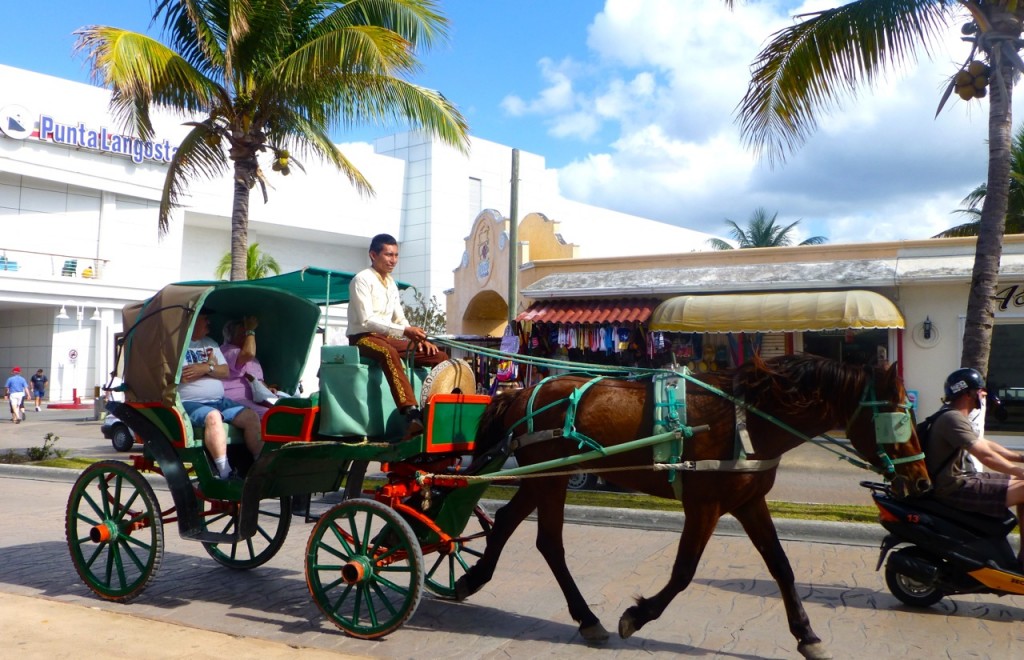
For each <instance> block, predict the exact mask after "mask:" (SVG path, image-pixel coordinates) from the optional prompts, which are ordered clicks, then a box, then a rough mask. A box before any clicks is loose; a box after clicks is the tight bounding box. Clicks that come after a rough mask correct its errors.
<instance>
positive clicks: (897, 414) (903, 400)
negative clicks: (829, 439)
mask: <svg viewBox="0 0 1024 660" xmlns="http://www.w3.org/2000/svg"><path fill="white" fill-rule="evenodd" d="M846 436H847V438H849V440H850V442H851V443H852V444H853V446H854V448H855V449H856V450H857V451H858V452H859V453H860V455H861V456H863V457H864V458H865V459H867V460H868V461H870V462H871V464H872V465H874V466H875V467H876V468H878V469H879V470H880V471H881V472H882V474H883V476H884V477H885V478H886V479H887V480H890V481H892V488H893V491H894V492H895V493H896V494H897V495H898V496H900V497H903V496H906V495H922V494H924V493H926V492H928V491H929V490H931V480H930V479H929V477H928V470H927V468H926V467H925V463H924V453H923V452H922V451H921V441H920V439H919V438H918V437H917V429H916V428H915V426H914V418H913V416H911V414H910V404H909V402H908V400H907V392H906V390H905V389H904V388H903V383H902V382H901V381H900V378H899V376H898V375H897V371H896V365H893V366H891V367H889V368H888V369H874V370H872V371H870V372H868V375H867V379H866V381H865V385H864V391H863V392H862V394H861V397H860V402H859V404H858V406H857V409H856V410H855V411H854V412H853V414H852V416H851V417H850V419H849V421H848V422H847V426H846Z"/></svg>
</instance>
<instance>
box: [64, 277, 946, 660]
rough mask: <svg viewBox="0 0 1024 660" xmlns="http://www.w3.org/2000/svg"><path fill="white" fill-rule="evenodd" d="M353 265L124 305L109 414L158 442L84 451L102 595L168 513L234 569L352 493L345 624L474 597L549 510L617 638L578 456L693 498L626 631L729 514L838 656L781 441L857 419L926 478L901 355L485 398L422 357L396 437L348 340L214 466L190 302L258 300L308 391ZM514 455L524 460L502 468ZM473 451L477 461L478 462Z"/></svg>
mask: <svg viewBox="0 0 1024 660" xmlns="http://www.w3.org/2000/svg"><path fill="white" fill-rule="evenodd" d="M351 277H352V276H351V275H350V274H346V273H332V272H330V271H324V270H319V269H315V268H307V269H305V270H303V271H299V272H297V273H291V274H288V275H281V276H276V277H271V278H265V279H262V280H252V281H246V282H191V283H183V284H176V285H169V286H167V287H165V288H164V289H162V290H161V291H160V292H158V293H157V294H156V295H155V296H154V297H153V298H151V299H149V300H147V301H146V302H145V303H142V304H140V305H135V306H129V307H128V308H126V309H125V313H124V325H125V332H124V340H123V351H124V356H125V359H124V368H123V385H122V386H121V389H123V391H124V395H125V399H126V401H125V403H121V404H117V405H116V406H115V407H114V410H113V412H114V413H115V414H116V415H117V416H118V417H120V418H122V419H124V420H125V421H126V422H127V423H128V424H129V425H130V426H131V427H132V428H133V429H134V430H135V432H136V433H138V434H139V435H140V436H141V437H142V439H143V440H144V445H143V446H144V451H143V453H142V454H141V455H139V456H135V457H134V463H133V465H127V464H125V463H123V462H119V461H102V462H99V463H96V464H94V465H93V466H91V467H89V468H87V469H86V470H85V471H83V473H82V474H81V476H80V477H79V478H78V480H77V482H76V483H75V485H74V487H73V489H72V493H71V496H70V498H69V501H68V507H67V517H66V533H67V540H68V546H69V549H70V552H71V558H72V561H73V563H74V565H75V568H76V570H77V571H78V573H79V575H80V577H81V578H82V579H83V581H84V582H85V583H86V585H87V586H88V587H89V588H90V589H91V590H92V591H93V592H95V593H96V594H97V595H99V596H100V597H102V598H106V599H109V600H114V601H122V602H123V601H128V600H131V599H132V598H134V597H136V596H137V595H138V594H139V593H140V592H142V590H143V589H144V588H145V587H146V585H147V584H148V583H149V582H150V581H151V580H152V579H153V578H154V576H155V574H156V572H157V569H158V568H159V565H160V561H161V555H162V551H163V541H164V539H163V525H164V524H165V523H171V522H177V525H178V531H179V534H180V535H181V536H182V538H184V539H187V540H191V541H198V542H200V543H201V544H202V545H203V548H204V549H205V550H206V552H207V553H208V554H209V555H210V556H211V557H212V558H213V559H214V560H215V561H217V562H219V563H221V564H223V565H224V566H227V567H229V568H234V569H249V568H254V567H257V566H259V565H261V564H263V563H264V562H266V561H268V560H269V559H270V558H271V557H273V556H274V554H275V553H276V552H277V551H278V550H279V549H280V548H281V546H282V544H283V543H284V540H285V538H286V535H287V533H288V529H289V522H290V519H291V516H290V511H291V510H290V503H291V502H292V500H294V499H296V498H299V499H301V498H303V497H307V496H309V495H310V494H312V493H332V492H340V493H341V494H342V498H341V501H340V503H338V504H336V505H335V506H333V507H332V508H330V509H329V510H327V511H326V512H325V513H323V514H322V515H320V516H319V517H318V518H316V522H315V524H314V526H313V529H312V531H311V533H310V536H309V540H308V542H307V546H306V552H305V573H306V582H307V585H308V587H309V591H310V593H311V595H312V597H313V600H314V601H315V603H316V604H317V606H318V607H319V608H320V609H321V611H322V612H323V613H324V614H325V615H326V616H327V618H328V619H329V620H330V621H331V622H332V623H334V624H335V625H337V626H338V627H339V628H341V629H342V630H343V631H344V632H346V633H347V634H349V635H352V636H354V637H360V638H367V639H372V638H377V637H381V636H383V635H386V634H388V633H389V632H391V631H393V630H395V629H397V628H398V627H399V626H401V625H402V624H403V623H404V622H405V621H406V620H408V618H409V617H411V616H412V614H413V613H414V611H415V609H416V607H417V605H418V603H419V601H420V598H421V596H422V593H423V591H424V589H426V590H429V591H431V592H433V593H434V594H435V595H437V596H439V597H442V598H449V599H457V600H461V599H464V598H467V597H469V596H470V595H472V594H473V593H474V592H476V591H478V590H479V589H480V588H482V586H483V585H484V584H486V582H487V581H488V580H490V579H491V577H492V575H493V573H494V570H495V566H496V564H497V561H498V558H499V556H500V554H501V549H502V547H503V546H504V545H505V542H506V541H507V540H508V537H509V536H510V535H511V534H512V533H513V532H514V531H515V529H516V528H517V527H518V525H519V524H520V523H521V522H522V521H523V520H525V519H526V517H527V515H529V514H530V513H531V512H533V511H536V513H537V521H538V526H537V533H538V540H537V547H538V549H539V550H540V551H541V554H542V555H543V556H544V559H545V560H546V561H547V563H548V565H549V567H550V568H551V570H552V572H553V573H554V575H555V577H556V579H557V581H558V584H559V586H560V587H561V588H562V591H563V594H564V595H565V597H566V601H567V604H568V606H569V613H570V615H571V616H572V618H573V619H574V620H576V621H577V622H579V624H580V625H579V630H580V634H581V637H582V639H584V640H585V641H587V642H588V643H599V642H602V641H604V640H606V639H607V637H608V633H607V631H606V630H605V629H604V628H603V626H602V625H601V623H600V621H599V620H598V618H597V616H596V615H595V614H594V613H593V612H592V611H591V609H590V607H589V605H588V604H587V602H586V600H585V598H584V597H583V595H582V594H581V593H580V592H579V590H578V588H577V587H576V585H575V583H574V581H573V578H572V576H571V574H570V572H569V568H568V566H566V564H565V553H564V551H563V549H562V548H561V544H562V534H561V524H562V521H563V514H564V506H565V490H566V485H567V483H568V479H569V477H570V475H571V474H572V470H565V468H568V467H570V466H578V467H582V468H584V469H587V470H589V471H593V472H595V473H597V474H599V475H601V476H603V477H605V478H606V479H608V480H609V481H612V482H613V483H616V484H618V485H620V486H626V487H629V488H632V489H634V490H638V491H641V492H646V493H649V494H653V495H658V496H662V497H667V498H672V499H676V500H679V501H681V503H682V504H683V506H684V508H685V510H686V513H687V515H686V519H685V523H684V529H683V534H682V540H681V542H680V544H679V548H678V554H677V558H676V563H675V566H674V567H673V569H672V573H671V578H670V580H669V583H668V584H667V585H666V587H665V588H664V589H662V590H661V591H660V592H659V593H658V594H657V595H656V596H655V597H653V598H638V600H637V604H636V605H635V606H633V607H631V608H629V609H628V610H627V611H626V612H625V613H624V614H623V615H622V618H621V619H620V621H619V634H620V636H622V637H629V636H630V635H632V634H634V633H635V632H636V631H637V630H639V629H640V628H641V627H642V626H643V625H645V624H646V623H647V622H649V621H651V620H653V619H656V618H658V616H660V615H661V613H662V612H663V611H664V609H665V607H667V606H668V604H669V602H670V601H671V600H672V598H673V597H674V596H675V595H677V594H678V593H679V592H681V591H682V590H683V589H685V588H686V586H687V585H688V584H689V582H690V579H691V578H692V577H693V573H694V571H695V569H696V566H697V562H698V561H699V558H700V555H701V553H702V551H703V549H704V546H705V545H706V543H707V541H708V539H709V538H710V536H711V533H712V532H713V530H714V526H715V524H716V522H717V520H718V518H719V517H720V516H722V515H724V514H726V513H731V514H732V515H733V516H735V517H736V518H738V519H739V520H740V522H741V523H742V524H743V526H744V529H745V530H746V531H747V533H748V535H749V536H750V537H751V540H752V541H754V545H755V546H756V547H757V549H758V551H759V552H760V553H761V555H762V558H763V559H764V561H765V562H766V563H767V564H768V566H769V568H770V570H771V572H772V574H773V575H774V576H775V577H776V579H777V581H778V583H779V586H780V593H781V596H782V598H783V600H784V601H785V603H786V612H787V619H788V622H789V627H790V630H791V632H792V633H793V635H794V636H795V637H796V638H797V640H798V642H799V645H798V649H799V650H800V652H801V653H802V654H803V655H805V656H806V657H827V651H826V650H825V648H824V646H823V644H822V643H821V640H820V639H819V638H817V636H816V635H815V634H814V632H813V630H811V627H810V623H809V621H808V619H807V616H806V613H805V612H804V610H803V606H802V605H801V603H800V599H799V595H798V594H797V591H796V588H795V584H794V576H793V574H792V570H791V568H790V566H789V563H788V560H787V559H786V557H785V553H784V551H783V548H782V546H781V544H780V543H779V540H778V536H777V534H776V532H775V528H774V525H773V524H772V522H771V518H770V514H769V512H768V508H767V505H766V503H765V495H766V494H767V493H768V491H769V490H770V489H771V485H772V483H773V482H774V475H775V469H776V467H777V465H778V462H779V458H780V457H781V455H782V454H783V453H784V452H785V451H788V450H789V449H792V448H793V447H795V446H797V445H799V444H800V443H802V442H805V441H807V440H809V439H811V438H813V437H814V436H817V435H819V434H822V433H824V432H825V431H828V430H830V429H833V428H836V427H837V426H838V427H839V428H843V427H845V429H846V434H847V437H848V439H849V441H850V443H851V444H852V446H853V448H854V449H855V450H856V453H857V454H858V456H860V457H861V459H862V460H863V465H864V466H865V467H872V468H873V469H875V470H876V471H878V472H879V473H881V474H883V475H885V476H886V478H887V479H893V480H894V487H896V489H897V490H898V491H900V492H902V493H920V492H924V491H925V490H927V488H928V487H929V483H928V478H927V472H926V471H925V468H924V465H923V460H922V458H923V455H922V454H921V453H920V446H919V443H918V439H917V437H916V433H915V431H914V428H913V424H912V421H911V416H910V415H909V413H908V411H907V408H908V404H907V397H906V391H905V389H904V388H903V385H902V382H901V381H900V379H899V377H898V371H897V369H896V368H895V366H893V367H891V368H887V369H864V368H859V367H851V366H848V365H841V364H838V363H835V362H833V361H831V360H828V359H825V358H816V357H813V356H785V357H782V358H773V359H772V360H768V361H761V360H760V359H759V358H758V359H753V360H752V361H751V362H749V363H747V364H745V365H742V366H741V367H738V368H736V369H735V370H731V371H728V372H715V373H709V374H702V375H701V376H700V377H694V376H692V375H690V374H688V373H687V372H686V371H685V370H681V371H678V372H676V371H672V370H663V369H657V370H636V369H634V370H626V371H623V372H618V373H616V372H613V373H607V372H605V373H599V374H594V373H587V372H586V370H583V371H582V372H581V373H578V374H574V375H567V376H561V377H553V378H545V379H544V380H542V381H541V382H539V383H538V384H536V385H533V386H531V387H528V388H526V389H521V390H513V391H511V392H508V393H506V394H504V395H501V396H499V397H496V398H495V400H494V401H491V399H490V397H488V396H486V395H478V394H475V393H474V387H473V384H472V370H471V369H470V368H469V366H468V365H466V364H465V363H461V364H460V363H459V362H457V361H452V362H451V363H450V365H451V366H452V367H453V368H454V370H455V372H456V373H457V374H458V375H457V376H456V377H453V378H448V379H441V378H437V374H436V373H434V372H431V373H423V372H422V371H417V370H415V369H410V371H409V375H410V380H411V382H412V383H413V385H414V388H418V389H420V400H421V404H422V405H423V406H424V413H425V414H424V418H425V422H426V430H425V432H424V434H423V435H421V436H419V437H418V438H415V439H412V440H408V441H405V442H399V443H395V444H392V443H391V442H389V440H396V439H399V438H400V437H401V433H402V431H403V428H402V423H401V420H400V419H399V417H400V416H399V415H398V413H397V411H396V410H395V407H394V404H393V402H392V398H391V395H390V393H389V391H388V389H387V385H386V382H385V380H384V378H383V374H382V373H380V372H379V371H377V370H375V369H374V368H373V367H371V366H370V365H367V364H364V363H363V361H362V360H361V359H360V358H359V355H358V352H357V351H356V350H355V348H354V347H349V346H323V347H321V348H320V351H321V359H320V370H319V374H318V381H319V382H318V384H319V389H318V391H317V392H316V393H314V394H313V395H311V396H309V397H285V398H282V399H279V400H278V401H277V402H276V404H275V405H274V406H273V407H272V408H271V409H270V411H269V412H267V413H266V414H265V415H264V417H263V419H262V433H263V441H264V445H263V449H262V452H261V454H260V455H259V457H258V459H257V460H255V462H253V463H252V465H248V466H243V467H245V468H247V470H246V474H245V479H244V481H241V482H238V481H223V480H219V479H217V478H215V477H214V474H213V471H212V466H211V462H210V460H209V457H208V455H207V453H206V451H205V449H204V447H203V442H202V437H201V431H200V430H197V429H194V428H192V426H191V424H190V423H188V421H187V420H188V417H187V416H185V415H184V413H183V409H182V405H181V401H180V399H179V397H178V394H177V386H176V383H177V382H178V381H179V380H180V373H181V368H182V362H183V359H184V352H185V348H186V347H187V346H188V342H189V338H190V337H191V334H192V329H193V325H194V323H195V318H196V313H197V312H198V311H199V310H200V309H204V312H205V311H208V309H209V308H212V309H213V310H215V312H214V313H213V319H212V321H213V322H212V324H211V325H212V327H218V325H219V324H220V323H221V322H223V321H224V320H225V319H226V318H229V317H232V318H239V317H242V316H244V315H247V314H253V313H256V314H258V315H260V317H261V320H260V341H259V347H258V351H257V356H258V357H259V359H260V361H261V363H262V365H263V367H264V372H265V374H266V375H267V377H268V379H273V380H274V381H275V382H276V383H277V384H278V385H279V387H280V388H281V389H283V390H286V391H294V390H295V389H296V386H297V384H298V379H299V375H300V373H301V372H302V369H303V365H304V364H305V363H306V361H307V358H308V356H309V353H310V350H311V349H312V347H313V345H314V339H315V337H316V334H317V332H318V331H319V324H320V319H321V318H322V316H321V315H322V314H325V312H322V311H321V306H322V305H323V306H329V305H331V304H335V303H341V302H346V301H347V291H348V287H347V283H348V280H349V279H351ZM449 344H450V345H456V343H455V342H449ZM499 357H503V358H507V357H509V356H507V355H503V354H499ZM447 364H449V363H446V365H447ZM442 366H444V365H442ZM440 383H445V385H444V386H443V387H440V388H439V387H436V385H438V384H440ZM688 386H689V389H687V387H688ZM234 433H235V431H234V430H232V429H229V437H230V438H232V440H231V444H230V445H229V453H230V452H231V450H232V449H241V448H242V443H241V439H240V438H237V437H234V436H233V435H232V434H234ZM513 450H514V451H515V454H516V457H517V459H518V461H519V463H520V467H518V468H513V469H500V467H501V465H502V464H503V462H504V461H505V459H506V458H507V456H508V454H509V452H510V451H513ZM469 453H472V454H473V456H474V459H473V461H472V463H471V464H470V466H469V468H468V469H466V470H463V469H462V468H461V466H462V458H463V456H464V455H466V454H469ZM242 454H243V458H244V451H243V452H242ZM371 462H380V463H381V464H382V467H383V470H384V472H386V473H387V481H386V483H384V484H383V485H380V486H377V487H374V488H364V485H365V483H364V482H365V476H366V472H367V466H368V464H369V463H371ZM235 463H236V459H235V458H234V457H233V458H232V464H235ZM145 473H153V474H157V475H162V476H163V477H164V479H165V480H166V482H167V487H168V489H169V490H170V493H171V496H172V499H173V504H174V506H173V507H171V508H169V509H161V508H160V504H159V502H158V501H157V498H156V496H155V493H154V490H153V487H152V485H151V484H150V482H149V480H148V479H147V477H146V474H145ZM520 476H526V477H536V478H530V479H527V480H524V481H523V482H522V484H521V485H520V487H519V488H518V489H517V491H516V493H515V495H513V497H512V499H511V500H510V501H509V503H508V504H507V505H505V506H503V507H502V508H501V509H500V510H499V511H498V512H497V513H496V514H495V516H494V518H493V520H492V519H491V518H490V517H489V516H488V515H487V513H486V512H484V511H483V510H482V509H481V508H480V506H479V499H480V497H481V495H482V493H483V491H484V490H485V489H486V488H487V485H488V484H489V483H490V481H491V480H494V479H498V478H507V477H520Z"/></svg>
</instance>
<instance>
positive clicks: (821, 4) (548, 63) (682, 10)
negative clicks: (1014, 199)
mask: <svg viewBox="0 0 1024 660" xmlns="http://www.w3.org/2000/svg"><path fill="white" fill-rule="evenodd" d="M441 4H442V10H443V11H444V12H445V14H446V15H447V16H448V17H449V19H450V21H451V28H450V32H451V35H450V40H449V43H448V44H447V45H440V46H438V47H437V48H435V49H434V50H433V51H432V52H430V53H427V54H425V55H424V56H423V57H422V62H423V66H424V69H423V71H422V72H421V74H420V75H419V76H418V77H416V78H415V82H417V83H419V84H422V85H426V86H428V87H432V88H435V89H438V90H440V91H441V92H443V93H444V94H445V95H446V96H447V97H448V98H449V99H451V100H453V101H454V102H455V103H456V104H457V105H458V106H459V107H460V109H461V110H462V112H463V113H464V114H465V115H466V116H467V118H468V119H469V122H470V128H471V132H472V134H473V135H475V136H477V137H481V138H484V139H487V140H491V141H494V142H499V143H501V144H506V145H509V146H514V147H518V148H520V149H522V150H524V151H529V152H532V153H536V154H540V155H542V156H544V157H545V158H546V159H547V164H548V167H550V168H552V169H555V170H557V172H558V176H559V184H560V188H561V191H562V194H563V195H564V196H566V197H569V198H571V199H577V200H579V201H583V202H586V203H590V204H595V205H598V206H603V207H607V208H612V209H616V210H619V211H623V212H626V213H633V214H636V215H640V216H644V217H649V218H652V219H655V220H661V221H665V222H670V223H674V224H678V225H682V226H686V227H690V228H693V229H699V230H702V231H707V232H710V233H716V234H722V233H723V232H724V231H725V224H724V220H725V219H726V218H728V219H732V220H735V221H737V222H738V223H740V224H741V225H743V224H745V222H746V221H747V219H748V218H749V217H750V215H751V213H752V212H753V211H754V209H755V208H757V207H759V206H761V207H765V208H766V209H768V210H769V212H778V214H779V220H780V221H781V222H785V223H789V222H794V221H800V225H799V228H798V232H799V236H800V237H806V236H809V235H819V234H820V235H824V236H826V237H828V238H829V239H830V241H831V242H861V241H868V240H897V239H914V238H926V237H928V236H931V235H933V234H935V233H936V232H938V231H941V230H942V229H945V228H947V227H949V226H951V225H953V224H957V223H959V222H960V221H961V219H960V216H957V215H954V214H952V211H953V210H954V209H957V208H959V207H960V200H961V199H962V198H963V197H964V196H965V195H966V194H967V193H968V192H970V191H971V190H972V189H973V188H974V187H975V186H977V185H978V184H979V183H981V182H982V181H983V180H984V178H985V163H986V155H987V151H986V149H987V147H986V143H985V140H986V130H987V128H986V126H987V121H986V119H987V112H988V106H987V104H986V105H982V104H981V103H979V102H977V101H974V102H972V103H970V104H966V103H963V102H960V101H957V100H955V99H953V100H951V101H950V103H949V105H948V107H947V109H946V110H945V111H944V112H943V113H942V114H941V115H940V116H939V117H938V119H933V116H934V114H935V108H936V106H937V103H938V99H939V96H940V94H941V91H942V88H943V84H944V82H945V80H946V79H947V78H948V76H950V75H951V74H952V73H954V72H955V71H956V70H957V68H958V66H959V63H960V62H961V61H962V60H963V59H964V58H965V57H966V55H967V47H966V46H965V45H964V44H963V43H962V42H961V41H960V39H959V37H960V34H959V30H958V29H957V26H958V24H954V25H953V26H951V28H950V31H949V35H948V38H947V39H946V40H945V41H944V42H943V43H940V44H937V45H936V47H935V49H934V56H933V58H932V60H922V62H920V63H919V64H914V63H911V64H910V65H908V67H907V68H906V69H905V70H902V71H898V72H894V73H893V74H892V75H889V76H887V77H886V78H885V80H883V81H882V82H880V83H879V84H878V85H877V86H876V87H875V88H874V89H871V90H865V91H864V92H862V94H861V95H860V97H858V98H857V99H855V100H852V101H847V102H846V103H845V104H844V108H843V109H842V110H841V111H837V112H834V113H833V114H831V115H828V116H825V117H823V118H822V121H821V124H820V127H819V130H818V131H817V132H816V133H815V134H814V135H813V136H812V137H811V138H810V140H809V141H808V142H807V144H806V145H805V146H804V147H803V148H801V149H800V150H798V151H797V152H795V153H794V154H793V155H791V156H790V157H789V158H788V159H787V161H786V163H785V164H784V165H783V166H779V167H776V168H775V169H770V168H768V167H767V166H766V165H764V164H763V163H759V162H758V161H757V160H756V159H755V157H754V156H753V154H752V153H751V152H750V151H749V149H747V148H746V147H745V146H744V145H743V144H742V140H741V137H740V134H739V129H738V127H737V125H736V122H735V121H734V109H735V107H736V104H737V103H738V102H739V100H740V99H741V98H742V96H743V93H744V91H745V90H746V85H747V82H748V79H749V67H750V62H751V61H752V59H753V58H754V56H755V55H756V54H757V52H758V50H759V49H760V48H761V47H762V46H763V44H764V42H765V40H766V39H767V37H768V36H769V35H770V34H771V32H773V31H774V30H777V29H779V28H781V27H783V26H785V25H788V24H789V23H790V22H791V21H792V16H793V15H795V14H799V13H802V12H806V11H813V10H816V9H822V8H826V7H831V6H836V5H837V4H840V3H837V2H826V1H823V0H806V1H805V2H792V1H788V2H787V1H784V0H774V1H772V0H766V1H763V2H746V3H742V2H741V3H736V5H737V6H736V9H735V10H733V11H731V12H730V11H727V10H726V9H724V7H722V6H721V5H722V3H721V2H717V1H715V0H547V1H545V2H540V1H537V0H518V1H517V2H513V1H511V0H447V1H445V2H442V3H441ZM29 9H30V8H29ZM150 9H151V4H150V2H149V0H89V1H88V2H84V1H82V0H50V2H47V3H46V11H45V12H34V11H28V10H26V11H20V12H8V13H7V15H6V16H5V26H4V33H5V34H4V42H3V45H2V46H0V62H2V63H4V64H8V65H11V66H16V67H21V68H25V69H29V70H32V71H38V72H41V73H47V74H51V75H55V76H59V77H62V78H68V79H72V80H79V81H82V82H87V81H88V71H87V70H86V68H85V61H84V59H83V58H81V57H78V58H73V57H72V46H73V43H74V37H73V36H72V34H71V33H72V32H73V31H74V30H75V29H77V28H79V27H81V26H83V25H87V24H108V25H115V26H118V27H124V28H129V29H135V30H138V31H142V32H146V31H147V28H148V24H149V17H150V15H151V11H150ZM44 14H45V16H46V18H42V16H43V15H44ZM153 34H154V35H155V34H156V33H155V32H154V33H153ZM2 95H3V90H0V96H2ZM392 129H393V130H389V129H387V128H379V129H374V128H368V129H366V130H363V131H358V132H356V133H351V134H344V135H342V134H336V139H337V140H338V141H339V142H346V141H355V140H366V139H369V138H372V137H377V136H380V135H384V134H387V133H390V132H394V131H396V130H402V127H392ZM532 210H537V211H542V212H543V209H528V210H527V211H532ZM504 211H505V212H507V209H504ZM569 238H570V240H573V241H575V242H580V241H583V240H585V237H569Z"/></svg>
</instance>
